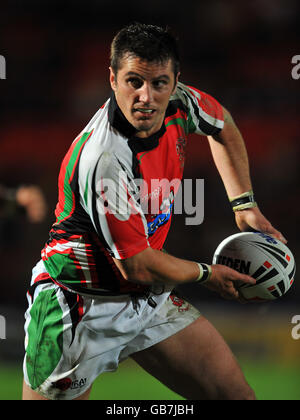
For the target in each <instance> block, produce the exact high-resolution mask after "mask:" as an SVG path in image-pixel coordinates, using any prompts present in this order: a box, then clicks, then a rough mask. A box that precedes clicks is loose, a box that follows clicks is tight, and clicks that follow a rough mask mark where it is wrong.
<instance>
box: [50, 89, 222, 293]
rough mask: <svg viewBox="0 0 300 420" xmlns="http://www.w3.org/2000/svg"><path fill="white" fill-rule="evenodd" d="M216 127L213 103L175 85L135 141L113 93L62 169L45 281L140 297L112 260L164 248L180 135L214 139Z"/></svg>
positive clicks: (218, 114)
mask: <svg viewBox="0 0 300 420" xmlns="http://www.w3.org/2000/svg"><path fill="white" fill-rule="evenodd" d="M223 126H224V120H223V109H222V107H221V105H220V104H219V103H218V102H217V101H216V100H215V99H214V98H212V97H211V96H210V95H208V94H206V93H203V92H201V91H199V90H197V89H195V88H193V87H189V86H186V85H184V84H182V83H178V87H177V90H176V93H175V94H174V95H173V96H172V97H171V98H170V101H169V105H168V108H167V110H166V114H165V120H164V124H163V125H162V127H161V129H160V130H159V131H158V132H157V133H155V134H153V135H152V136H150V137H148V138H138V137H136V136H135V135H136V130H135V128H134V127H133V126H132V125H131V124H130V123H129V122H128V121H127V120H126V119H125V117H124V115H123V114H122V112H121V110H120V108H119V107H118V105H117V102H116V99H115V96H114V94H112V96H111V97H110V99H109V100H108V101H107V102H106V103H105V104H104V105H103V106H102V108H101V109H100V110H99V111H98V112H97V113H96V114H95V116H94V117H93V118H92V120H91V121H90V122H89V124H88V125H87V126H86V127H85V129H84V130H83V131H82V132H81V134H80V135H79V136H78V137H77V138H76V139H75V140H74V142H73V143H72V145H71V147H70V149H69V151H68V152H67V154H66V156H65V158H64V160H63V162H62V166H61V170H60V174H59V185H58V187H59V200H58V204H57V207H56V211H55V215H56V222H55V223H54V225H53V226H52V229H51V231H50V238H49V240H48V242H47V243H46V245H45V247H44V249H43V250H42V259H43V261H44V264H45V267H46V269H47V271H48V273H49V274H50V276H51V277H52V279H53V280H54V281H55V282H57V283H58V284H60V285H61V286H63V287H67V288H69V289H72V290H75V291H77V292H78V293H80V292H81V293H86V294H109V295H112V294H122V293H131V292H138V291H143V290H144V289H145V287H144V286H140V285H136V284H133V283H130V282H128V281H126V280H125V279H124V278H123V276H122V275H121V273H120V271H119V270H118V268H117V267H116V265H115V263H114V261H113V258H116V259H124V258H129V257H131V256H133V255H135V254H137V253H139V252H141V251H143V250H144V249H146V248H147V247H152V248H153V249H158V250H161V249H162V248H163V245H164V242H165V240H166V237H167V234H168V231H169V228H170V223H171V218H172V207H173V204H174V197H175V196H176V193H177V191H178V189H179V186H180V181H181V179H182V176H183V168H184V159H185V146H186V141H187V135H188V134H191V133H197V134H199V135H205V136H206V135H215V134H217V133H219V132H220V131H221V130H222V128H223ZM170 186H171V187H170Z"/></svg>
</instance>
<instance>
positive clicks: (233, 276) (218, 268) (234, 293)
mask: <svg viewBox="0 0 300 420" xmlns="http://www.w3.org/2000/svg"><path fill="white" fill-rule="evenodd" d="M211 268H212V275H211V278H210V279H209V281H208V282H207V283H204V285H203V286H205V287H206V288H208V289H209V290H212V291H213V292H217V293H218V294H220V295H221V296H222V297H223V298H224V299H227V300H238V301H240V302H241V303H245V299H243V298H242V296H241V295H240V294H239V291H238V290H237V288H238V287H239V286H241V285H242V284H245V283H247V284H252V285H254V284H256V280H255V279H254V278H252V277H250V276H247V275H246V274H241V273H239V272H238V271H236V270H233V269H232V268H229V267H227V266H225V265H220V264H215V265H212V266H211Z"/></svg>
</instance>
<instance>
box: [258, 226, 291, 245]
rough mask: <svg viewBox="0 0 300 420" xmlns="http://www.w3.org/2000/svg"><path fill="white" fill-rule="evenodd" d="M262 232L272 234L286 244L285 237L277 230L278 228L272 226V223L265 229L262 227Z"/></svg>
mask: <svg viewBox="0 0 300 420" xmlns="http://www.w3.org/2000/svg"><path fill="white" fill-rule="evenodd" d="M263 232H264V233H266V234H267V235H270V236H272V237H273V238H275V239H278V240H279V241H281V242H283V243H284V244H287V239H286V238H285V237H284V236H283V234H282V233H281V232H279V230H277V229H275V228H273V226H272V225H270V226H269V227H268V228H267V229H264V231H263Z"/></svg>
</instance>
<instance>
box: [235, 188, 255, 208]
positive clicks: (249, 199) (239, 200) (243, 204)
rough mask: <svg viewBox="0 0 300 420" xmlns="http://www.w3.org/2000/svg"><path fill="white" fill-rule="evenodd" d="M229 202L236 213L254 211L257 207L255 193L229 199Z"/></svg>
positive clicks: (248, 192) (246, 193)
mask: <svg viewBox="0 0 300 420" xmlns="http://www.w3.org/2000/svg"><path fill="white" fill-rule="evenodd" d="M229 201H230V204H231V207H232V210H233V211H234V212H237V211H242V210H248V209H252V208H254V207H257V203H256V201H255V198H254V193H253V191H252V190H251V191H247V192H245V193H243V194H240V195H238V196H236V197H229Z"/></svg>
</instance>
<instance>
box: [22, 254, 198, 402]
mask: <svg viewBox="0 0 300 420" xmlns="http://www.w3.org/2000/svg"><path fill="white" fill-rule="evenodd" d="M150 297H151V299H152V301H150V303H152V305H150V304H149V296H148V297H145V296H144V297H141V296H139V297H136V296H130V295H122V296H110V297H102V296H100V297H99V296H97V297H88V296H82V295H78V294H76V293H73V292H70V291H67V290H64V289H62V288H61V287H60V286H58V285H56V284H54V283H53V281H52V280H51V278H50V277H49V275H48V273H47V272H46V270H45V268H44V265H43V262H42V261H40V262H39V263H38V264H37V265H36V267H35V268H34V269H33V276H32V282H31V287H30V289H29V291H28V302H29V307H28V310H27V311H26V314H25V319H26V322H25V334H26V337H25V352H26V353H25V358H24V379H25V382H26V384H27V385H28V386H29V387H31V388H32V389H33V390H35V391H36V392H38V393H39V394H41V395H43V396H44V397H46V398H48V399H52V400H53V399H54V400H71V399H74V398H77V397H78V396H80V395H81V394H83V393H84V392H85V391H87V390H88V388H89V387H90V386H91V385H92V383H93V382H94V380H95V379H96V378H97V377H98V376H99V375H100V374H101V373H102V372H108V371H115V370H116V369H117V368H118V364H119V363H120V362H122V361H124V360H125V359H127V358H128V357H129V356H130V355H131V354H133V353H136V352H138V351H141V350H143V349H146V348H148V347H151V346H153V345H154V344H156V343H158V342H160V341H163V340H164V339H166V338H168V337H170V336H171V335H173V334H175V333H177V332H178V331H180V330H182V329H183V328H185V327H186V326H188V325H189V324H191V323H192V322H193V321H195V320H196V319H197V318H199V316H201V315H200V313H199V311H198V310H197V309H196V308H194V307H193V306H192V305H190V304H189V303H188V302H186V301H185V300H184V299H182V298H179V297H177V296H175V295H174V294H172V293H171V291H170V290H169V291H166V292H164V293H162V294H160V295H155V294H151V295H150ZM153 301H154V302H155V305H156V306H155V305H153ZM154 306H155V307H154Z"/></svg>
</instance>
